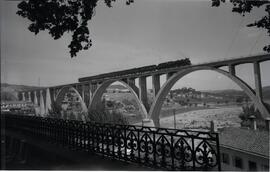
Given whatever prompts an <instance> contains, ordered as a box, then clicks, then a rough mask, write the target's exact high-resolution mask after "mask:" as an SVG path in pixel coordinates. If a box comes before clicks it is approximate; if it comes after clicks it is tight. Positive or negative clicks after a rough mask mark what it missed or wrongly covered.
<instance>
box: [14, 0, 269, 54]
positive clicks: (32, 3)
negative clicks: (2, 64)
mask: <svg viewBox="0 0 270 172" xmlns="http://www.w3.org/2000/svg"><path fill="white" fill-rule="evenodd" d="M98 1H100V0H24V1H22V2H20V3H19V4H18V11H17V14H18V15H20V16H22V17H23V18H27V19H28V20H30V22H31V23H30V25H29V27H28V29H29V30H30V31H31V32H33V33H35V34H38V33H39V32H40V31H45V30H47V31H48V33H49V34H50V35H51V36H52V37H53V38H54V39H59V38H61V37H62V36H63V35H64V34H65V33H69V32H70V33H71V34H72V40H71V42H70V44H69V45H68V48H69V49H70V55H71V57H74V56H76V55H77V53H78V52H79V51H81V50H87V49H89V48H90V47H91V46H92V40H91V39H90V31H89V28H88V22H89V21H90V20H91V19H92V18H93V16H94V15H95V8H96V6H97V3H98ZM101 1H104V3H105V4H106V6H108V7H112V3H113V2H115V1H116V0H101ZM211 1H212V6H214V7H218V6H220V4H221V3H225V0H211ZM125 2H126V4H127V5H130V4H131V3H133V0H125ZM230 2H231V3H232V4H233V5H234V7H233V9H232V11H233V12H237V13H240V14H243V15H245V14H246V13H250V12H251V10H252V9H253V7H261V6H265V11H266V12H267V15H265V16H264V17H262V18H261V19H260V20H258V21H255V22H254V23H251V24H249V25H248V26H249V27H258V28H263V29H266V30H267V31H268V34H269V36H270V19H269V18H270V17H269V16H270V5H269V1H268V0H254V1H252V0H230ZM263 49H264V50H265V51H267V52H270V45H267V46H265V47H264V48H263Z"/></svg>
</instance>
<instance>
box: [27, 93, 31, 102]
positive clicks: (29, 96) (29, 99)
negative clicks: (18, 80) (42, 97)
mask: <svg viewBox="0 0 270 172" xmlns="http://www.w3.org/2000/svg"><path fill="white" fill-rule="evenodd" d="M28 101H29V102H32V99H31V92H30V91H28Z"/></svg>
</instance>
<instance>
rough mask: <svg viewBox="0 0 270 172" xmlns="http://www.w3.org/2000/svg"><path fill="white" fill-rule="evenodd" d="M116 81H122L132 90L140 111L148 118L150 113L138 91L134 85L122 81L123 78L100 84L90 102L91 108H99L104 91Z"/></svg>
mask: <svg viewBox="0 0 270 172" xmlns="http://www.w3.org/2000/svg"><path fill="white" fill-rule="evenodd" d="M114 82H120V83H122V84H123V85H125V86H126V88H127V89H128V90H129V91H131V93H132V94H133V95H134V97H135V101H136V103H137V104H138V105H139V109H140V111H141V112H142V113H143V117H144V118H147V117H148V115H147V111H146V108H145V107H144V105H143V104H142V102H141V101H140V99H139V98H138V96H137V94H136V91H135V90H134V89H133V88H132V87H130V86H129V85H128V84H127V83H126V82H124V81H121V80H108V81H105V82H103V83H102V84H101V85H99V87H98V88H97V89H96V90H95V92H94V93H93V97H92V100H91V102H90V105H89V109H97V108H98V106H99V105H100V104H101V97H102V95H103V93H104V92H105V90H106V89H107V88H108V87H109V86H110V85H111V84H112V83H114Z"/></svg>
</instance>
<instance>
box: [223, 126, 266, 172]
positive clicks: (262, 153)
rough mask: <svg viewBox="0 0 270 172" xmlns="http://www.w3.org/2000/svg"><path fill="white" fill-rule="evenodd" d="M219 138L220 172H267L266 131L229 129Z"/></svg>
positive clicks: (224, 129) (225, 129)
mask: <svg viewBox="0 0 270 172" xmlns="http://www.w3.org/2000/svg"><path fill="white" fill-rule="evenodd" d="M219 138H220V155H221V167H222V170H225V171H269V132H268V131H259V130H252V129H245V128H232V127H230V128H223V129H221V130H220V135H219Z"/></svg>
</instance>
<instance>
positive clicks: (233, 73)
mask: <svg viewBox="0 0 270 172" xmlns="http://www.w3.org/2000/svg"><path fill="white" fill-rule="evenodd" d="M228 67H229V73H230V74H231V75H233V76H235V65H233V64H229V66H228Z"/></svg>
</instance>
